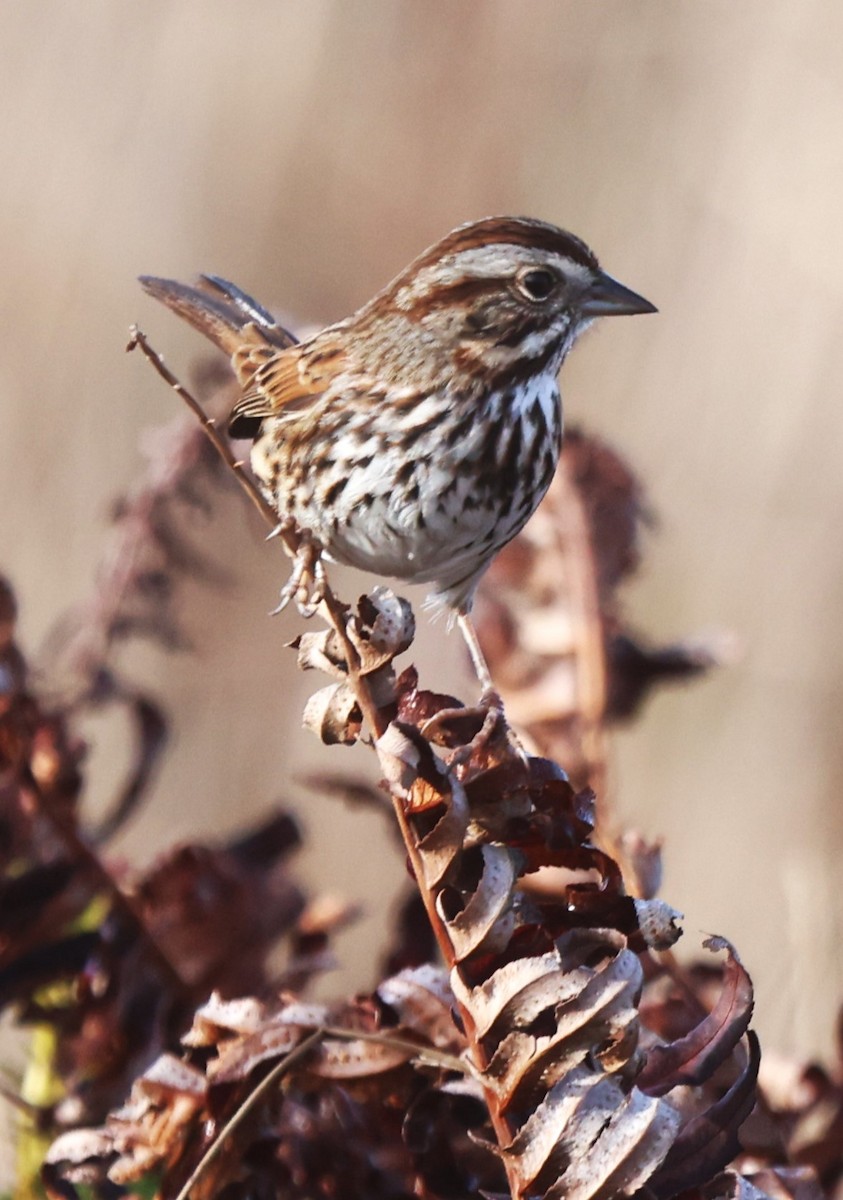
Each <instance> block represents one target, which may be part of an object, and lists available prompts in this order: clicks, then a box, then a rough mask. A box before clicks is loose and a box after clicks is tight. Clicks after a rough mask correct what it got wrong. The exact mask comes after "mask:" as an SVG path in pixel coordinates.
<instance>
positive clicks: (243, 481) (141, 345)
mask: <svg viewBox="0 0 843 1200" xmlns="http://www.w3.org/2000/svg"><path fill="white" fill-rule="evenodd" d="M135 349H139V350H140V351H141V353H142V354H143V356H144V358H145V359H146V361H147V362H148V363H151V365H152V366H153V367H154V369H155V370H156V371H157V372H158V374H159V375H160V376H161V378H162V379H163V380H164V382H165V383H167V384H169V386H170V387H171V388H172V389H173V391H174V392H175V393H176V394H177V395H178V396H179V397H180V398H181V399H182V400H183V401H184V402H185V404H186V405H187V407H188V408H189V409H190V411H191V412H192V413H193V415H194V416H195V417H196V418H197V419H198V421H199V423H200V425H201V426H202V429H203V431H204V433H205V436H206V437H207V438H208V439H209V440H210V441H211V442H212V444H213V446H214V449H215V450H216V452H217V454H219V456H220V457H221V458H222V460H223V462H224V463H225V464H226V466H227V467H228V468H229V470H231V471H233V472H234V474H235V475H236V476H237V479H238V480H239V482H240V486H241V487H242V488H243V490H244V492H245V493H246V495H247V496H248V497H249V499H250V500H251V502H252V504H254V506H255V508H256V509H257V510H258V512H259V513H260V514H261V516H262V517H263V518H264V520H265V521H266V522H267V523H268V524H269V525H271V526H272V527H273V528H275V526H277V524H278V514H277V513H276V512H275V509H274V508H273V507H272V505H271V504H270V503H269V501H268V500H266V499H264V497H263V496H262V495H261V493H260V492H259V491H258V489H257V488H256V487H255V485H254V483H252V481H251V479H250V478H249V476H248V475H247V474H246V472H245V470H244V469H243V464H242V462H240V461H238V459H236V458H235V457H234V455H233V454H232V452H231V447H230V446H229V444H228V442H227V441H226V439H225V438H224V437H223V436H222V434H221V433H220V431H219V429H217V423H216V421H215V420H214V419H213V418H212V417H209V416H208V414H207V413H206V412H205V410H204V408H203V407H202V405H201V404H200V403H199V401H198V400H197V399H196V397H195V396H193V395H191V393H190V392H189V391H188V390H187V388H186V387H185V386H184V384H183V383H182V382H181V381H180V380H179V379H177V378H176V376H175V375H174V374H173V372H172V371H171V370H170V368H169V367H168V366H167V364H166V363H165V362H164V359H163V358H162V357H161V355H160V354H159V353H158V352H157V350H153V348H152V346H150V344H149V340H148V338H147V336H146V334H145V333H144V332H143V330H142V329H139V328H138V326H137V325H131V326H130V327H129V342H128V344H127V346H126V350H127V351H130V352H131V351H132V350H135ZM280 537H281V540H282V542H283V543H284V545H285V546H286V547H287V549H288V550H289V551H290V553H291V554H292V555H295V553H296V551H297V550H298V538H297V537H296V536H295V534H294V533H293V531H292V530H289V531H287V530H282V531H281V533H280Z"/></svg>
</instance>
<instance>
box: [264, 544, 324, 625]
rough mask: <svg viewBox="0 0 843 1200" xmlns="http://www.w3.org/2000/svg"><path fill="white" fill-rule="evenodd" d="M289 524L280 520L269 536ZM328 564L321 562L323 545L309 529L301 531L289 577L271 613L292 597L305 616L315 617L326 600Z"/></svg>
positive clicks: (281, 610) (276, 611)
mask: <svg viewBox="0 0 843 1200" xmlns="http://www.w3.org/2000/svg"><path fill="white" fill-rule="evenodd" d="M285 528H286V526H285V524H284V522H281V523H280V524H279V525H278V526H276V528H275V529H273V531H272V533H271V534H270V535H269V536H270V537H276V536H278V534H280V533H283V532H284V530H285ZM325 584H326V579H325V567H324V566H323V564H322V547H321V546H320V545H319V543H318V542H317V541H316V540H315V539H314V538H313V537H311V536H310V534H308V533H307V532H304V531H303V532H302V534H301V540H300V542H299V546H298V549H297V550H296V554H295V557H294V559H293V569H292V571H291V572H290V578H289V579H288V580H287V582H286V583H285V584H284V586H283V588H282V589H281V594H280V596H279V602H278V604H277V606H276V607H275V608H274V609H273V610H272V613H271V615H272V616H275V615H276V614H277V613H280V612H283V611H284V609H285V608H286V607H287V605H288V604H289V603H290V601H291V600H293V601H295V605H296V608H297V609H298V610H299V612H300V613H301V615H302V616H303V617H312V616H314V614H315V613H316V611H317V610H318V608H319V605H320V604H321V603H322V601H323V600H324V599H325Z"/></svg>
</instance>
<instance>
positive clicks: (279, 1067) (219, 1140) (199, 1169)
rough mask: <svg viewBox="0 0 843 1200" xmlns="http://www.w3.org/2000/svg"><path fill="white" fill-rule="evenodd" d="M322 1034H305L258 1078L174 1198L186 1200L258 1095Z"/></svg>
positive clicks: (321, 1037) (278, 1077) (274, 1082)
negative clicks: (255, 1085)
mask: <svg viewBox="0 0 843 1200" xmlns="http://www.w3.org/2000/svg"><path fill="white" fill-rule="evenodd" d="M324 1037H325V1030H324V1029H314V1031H313V1033H310V1034H308V1036H307V1037H306V1038H304V1039H303V1040H302V1041H301V1042H299V1044H298V1045H297V1046H294V1047H293V1049H292V1050H291V1051H290V1053H289V1054H286V1055H285V1056H284V1058H282V1059H281V1061H280V1062H278V1063H276V1064H275V1066H274V1067H273V1068H272V1070H271V1071H270V1072H269V1074H268V1075H267V1076H265V1078H263V1079H262V1080H261V1081H260V1083H259V1084H258V1085H257V1087H256V1088H255V1089H254V1091H252V1092H250V1093H249V1095H248V1096H247V1097H246V1099H245V1100H244V1101H243V1103H242V1104H241V1105H240V1107H239V1108H238V1109H237V1111H236V1112H235V1113H234V1114H233V1115H232V1116H231V1117H230V1118H229V1120H228V1121H226V1123H225V1125H223V1127H222V1129H221V1130H220V1131H219V1133H218V1134H217V1136H216V1137H215V1138H214V1140H213V1141H212V1142H211V1144H210V1146H209V1147H208V1149H207V1150H206V1151H205V1153H204V1154H203V1155H202V1157H201V1158H200V1159H199V1162H198V1163H197V1164H196V1166H195V1167H194V1169H193V1171H192V1172H191V1174H190V1178H189V1179H188V1180H187V1183H185V1185H184V1186H183V1187H182V1189H181V1191H180V1192H179V1194H178V1195H177V1196H176V1200H187V1198H188V1196H189V1195H190V1191H191V1188H193V1187H194V1186H195V1185H196V1183H197V1182H198V1181H199V1179H200V1178H201V1177H202V1175H203V1174H204V1173H205V1171H206V1170H207V1169H208V1167H209V1165H210V1164H211V1163H212V1162H213V1161H214V1159H215V1158H216V1157H217V1155H218V1154H219V1153H220V1151H221V1150H222V1148H223V1146H224V1145H225V1142H226V1139H227V1138H229V1137H231V1135H232V1133H233V1132H234V1130H235V1129H236V1128H237V1126H238V1125H240V1124H241V1122H242V1121H243V1120H244V1119H245V1118H246V1117H247V1116H248V1114H249V1113H250V1112H251V1110H252V1109H253V1108H254V1107H255V1105H256V1104H257V1102H258V1100H260V1099H261V1097H262V1096H263V1095H264V1094H265V1093H266V1092H268V1091H269V1089H270V1088H271V1087H272V1086H273V1085H274V1084H276V1083H277V1082H278V1080H279V1079H280V1078H281V1077H282V1076H283V1075H286V1073H287V1072H288V1071H289V1070H290V1069H291V1067H294V1066H295V1065H296V1063H298V1062H300V1060H301V1059H302V1058H304V1057H305V1055H307V1054H308V1053H309V1052H310V1051H311V1050H312V1049H313V1047H314V1046H315V1045H317V1044H318V1043H319V1042H321V1041H323V1040H324Z"/></svg>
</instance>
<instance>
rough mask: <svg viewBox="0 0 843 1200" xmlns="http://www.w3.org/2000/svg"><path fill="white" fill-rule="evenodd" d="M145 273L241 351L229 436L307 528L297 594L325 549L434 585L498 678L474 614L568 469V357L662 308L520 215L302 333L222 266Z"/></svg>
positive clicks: (482, 225)
mask: <svg viewBox="0 0 843 1200" xmlns="http://www.w3.org/2000/svg"><path fill="white" fill-rule="evenodd" d="M141 283H142V284H143V286H144V288H145V289H146V290H147V291H148V292H149V293H150V294H151V295H153V296H155V297H156V298H157V299H158V300H161V301H162V302H163V303H164V304H166V305H168V306H169V307H170V308H172V309H173V310H174V311H175V312H177V313H178V314H179V315H180V316H182V317H184V318H185V319H186V320H187V321H189V322H190V323H191V324H192V325H194V326H195V327H196V328H197V329H198V330H200V331H201V332H202V333H204V334H205V335H206V336H207V337H209V338H210V339H211V340H212V341H214V342H216V344H217V345H218V346H220V347H221V348H222V349H223V350H224V351H225V352H226V353H227V354H229V355H231V360H232V364H233V366H234V370H235V373H236V375H237V378H238V380H239V382H240V384H241V386H242V388H243V397H242V399H240V400H239V401H238V402H237V404H236V405H235V406H234V410H233V412H232V414H231V421H230V425H229V429H230V432H231V435H232V436H233V437H235V438H246V437H248V438H253V439H254V446H253V449H252V460H251V461H252V467H253V469H254V472H255V475H256V476H257V479H258V481H259V483H260V486H261V488H262V489H263V491H264V494H265V495H266V496H267V498H268V499H269V500H270V502H271V503H272V505H273V506H274V507H275V509H276V510H277V512H278V514H279V517H280V518H282V519H292V520H294V521H295V523H296V524H297V525H298V526H299V528H300V529H301V530H302V531H304V532H305V533H306V535H308V536H307V538H306V544H305V547H304V550H303V555H302V558H301V560H300V562H299V563H298V569H297V571H296V572H294V576H293V580H292V581H291V585H290V586H289V587H288V588H287V589H285V594H284V596H285V599H286V598H289V596H290V595H292V594H293V593H295V592H296V591H297V590H298V589H299V587H300V585H301V581H302V576H303V574H305V573H306V572H307V571H310V572H311V573H312V574H313V575H314V576H315V577H317V579H318V577H319V570H320V569H319V566H318V565H317V563H318V555H319V553H320V552H322V551H324V553H325V554H326V556H328V557H329V558H331V559H334V560H336V561H338V562H343V563H350V564H351V565H352V566H356V567H362V568H364V569H365V570H367V571H371V572H373V573H374V574H377V575H388V576H394V577H396V578H398V579H402V580H407V581H409V582H412V583H430V584H432V592H431V599H432V601H433V602H434V603H436V604H439V605H443V606H445V607H447V608H448V609H450V610H452V611H453V612H454V613H456V615H457V618H458V621H459V623H460V625H461V628H462V630H463V633H464V635H465V637H466V640H467V643H468V646H469V650H470V652H471V655H472V658H473V660H474V664H475V667H476V669H477V673H478V677H479V678H480V681H481V684H482V686H483V688H484V691H487V690H491V688H492V681H491V679H490V677H489V672H488V668H487V667H486V664H485V662H484V660H483V656H482V653H481V652H480V648H479V645H478V643H477V639H476V636H475V634H474V630H473V627H472V626H471V624H470V620H469V612H470V610H471V604H472V599H473V597H474V592H475V589H476V587H477V582H478V580H479V579H480V576H481V575H482V574H483V572H484V571H485V569H486V568H487V567H488V565H489V563H490V561H491V560H492V558H493V557H494V555H495V554H496V552H497V551H498V550H500V549H501V547H502V546H504V545H506V543H507V542H509V541H510V540H511V539H512V538H513V537H515V535H516V534H517V533H518V531H519V530H520V529H521V528H522V526H523V525H524V524H525V522H526V521H527V520H528V518H529V517H530V516H531V515H532V513H533V512H534V511H535V509H536V507H537V505H538V503H539V501H540V500H541V498H542V496H543V495H544V493H545V491H546V490H547V487H548V485H549V483H550V480H551V478H552V476H553V473H554V470H555V468H556V464H557V461H558V458H559V451H560V447H561V440H562V409H561V402H560V395H559V386H558V383H557V375H558V373H559V368H560V367H561V365H562V361H563V359H564V358H565V355H566V354H567V353H568V351H569V350H570V348H571V346H572V345H573V343H574V341H575V339H576V338H577V336H578V335H579V334H580V333H582V331H583V330H584V329H585V328H586V327H587V326H588V325H589V324H590V323H591V321H592V319H593V318H595V317H600V316H619V315H621V314H624V313H647V312H655V311H656V310H655V308H654V306H653V305H652V304H650V303H649V302H648V301H647V300H645V299H643V297H641V296H639V295H637V294H636V293H635V292H633V291H630V290H629V288H626V287H624V286H623V285H622V284H620V283H618V282H617V281H616V280H614V279H612V278H611V276H609V275H606V274H605V273H604V272H603V271H601V269H600V267H599V265H598V262H597V259H596V258H595V256H594V254H593V253H592V252H591V250H589V249H588V247H587V246H586V245H585V244H584V243H583V242H582V241H580V239H579V238H576V237H574V236H573V235H572V234H570V233H565V232H563V231H562V230H561V229H557V228H556V227H555V226H553V225H548V224H546V223H544V222H542V221H535V220H530V219H527V218H523V217H492V218H488V219H486V220H482V221H475V222H473V223H471V224H468V225H463V226H461V227H460V228H458V229H455V230H454V231H453V232H452V233H449V234H448V236H447V237H445V238H443V239H442V241H440V242H437V243H436V245H435V246H432V247H431V248H430V249H429V250H426V251H425V252H424V254H422V255H421V256H420V257H419V258H417V259H416V260H415V262H412V263H411V264H410V265H409V266H408V267H407V268H406V269H405V270H404V271H402V272H401V274H400V275H398V276H397V278H396V279H394V280H393V281H392V283H390V284H388V285H387V286H386V287H385V288H384V289H383V291H381V292H379V293H378V294H377V295H376V296H375V297H374V299H372V300H370V301H369V303H368V304H365V305H364V306H363V307H362V308H361V309H359V310H358V311H357V312H356V313H355V314H354V315H353V316H351V317H347V318H346V319H345V320H344V321H339V322H337V324H335V325H330V326H328V328H326V329H323V330H322V331H321V333H317V334H316V335H315V336H313V337H311V338H308V339H307V340H306V341H304V342H302V343H296V342H295V339H294V338H293V337H292V335H290V334H289V333H288V332H287V331H286V330H285V329H283V328H281V327H280V326H279V325H278V324H277V323H276V321H275V319H274V318H273V316H272V315H271V314H270V313H269V312H267V311H266V309H264V308H263V307H261V305H259V304H258V303H256V302H255V301H254V300H253V299H251V297H250V296H247V295H246V294H245V293H243V292H242V291H240V289H239V288H237V287H235V286H234V285H233V284H231V283H228V282H226V281H225V280H223V279H219V278H217V277H216V276H213V275H203V276H202V277H201V278H200V281H199V285H198V286H197V287H189V286H186V285H184V284H180V283H176V282H174V281H172V280H166V279H156V278H150V277H144V278H142V280H141ZM308 555H309V556H308Z"/></svg>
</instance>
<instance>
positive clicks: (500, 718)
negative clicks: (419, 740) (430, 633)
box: [421, 612, 528, 763]
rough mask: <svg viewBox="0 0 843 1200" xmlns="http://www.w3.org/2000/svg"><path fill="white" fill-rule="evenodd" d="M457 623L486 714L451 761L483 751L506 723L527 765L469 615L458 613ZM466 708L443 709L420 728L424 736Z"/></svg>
mask: <svg viewBox="0 0 843 1200" xmlns="http://www.w3.org/2000/svg"><path fill="white" fill-rule="evenodd" d="M457 624H458V625H459V627H460V632H461V633H462V636H463V638H464V639H465V644H466V646H467V647H468V653H469V655H470V657H471V663H472V666H473V667H474V671H475V673H476V675H477V679H478V681H479V683H480V689H481V690H480V699H479V701H478V702H477V705H476V706H475V707H476V710H477V711H479V712H482V713H483V724H482V725H481V727H480V729H479V730H478V732H477V733H476V734H475V735H474V737H473V738H472V739H471V741H470V742H469V743H468V745H466V746H462V747H461V748H460V749H459V750H457V751H456V753H455V754H454V755H453V757H452V760H451V761H452V762H455V763H459V762H463V761H465V760H466V759H467V758H469V757H470V755H471V754H472V752H473V751H474V750H482V749H483V748H484V747H485V746H486V745H488V743H489V741H490V740H491V738H492V736H493V735H494V732H495V730H496V728H497V726H498V724H499V723H501V722H502V723H503V724H504V726H505V728H506V732H507V737H508V739H509V742H510V744H511V745H512V747H513V749H514V750H515V751H516V752H517V753H518V755H519V756H520V757H521V758H522V759H523V760H524V761H525V762H526V761H527V757H528V756H527V752H526V751H525V749H524V747H523V746H522V745H521V742H520V740H519V738H518V736H517V735H516V733H515V731H514V730H513V729H511V728H510V727H509V726H507V725H506V715H505V713H504V708H503V700H502V699H501V697H500V693H499V692H498V691H497V690H496V688H495V685H494V684H493V682H492V673H491V671H490V670H489V664H488V663H487V662H486V656H485V655H484V653H483V650H482V648H481V646H480V642H479V641H478V639H477V631H476V630H475V628H474V623H473V622H472V620H471V617H470V615H469V614H468V613H467V612H459V613H457ZM469 711H470V710H469ZM465 715H466V709H464V708H444V709H442V710H441V711H440V712H438V713H436V714H435V715H434V716H432V717H431V718H430V719H429V720H427V721H425V723H424V724H423V725H422V727H421V733H422V734H423V736H425V737H427V736H428V735H429V733H431V732H433V731H434V730H435V729H436V727H437V726H438V725H441V724H443V723H444V722H446V721H448V720H452V719H454V718H458V717H464V716H465Z"/></svg>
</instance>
